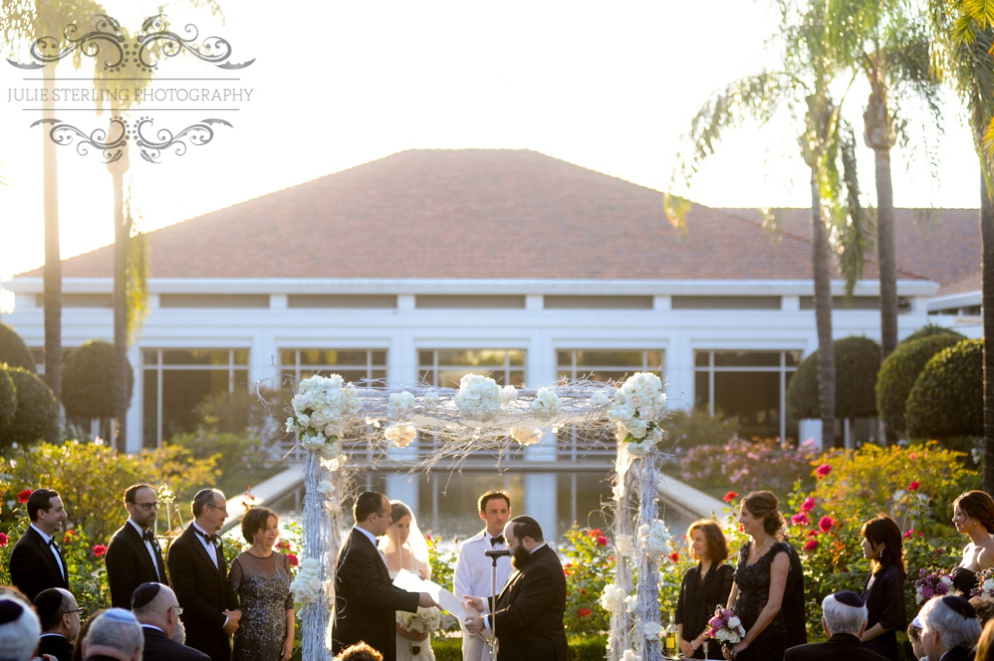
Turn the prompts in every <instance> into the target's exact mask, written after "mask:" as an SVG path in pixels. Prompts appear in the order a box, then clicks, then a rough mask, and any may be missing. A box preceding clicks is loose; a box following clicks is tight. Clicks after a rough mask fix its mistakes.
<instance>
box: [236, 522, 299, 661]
mask: <svg viewBox="0 0 994 661" xmlns="http://www.w3.org/2000/svg"><path fill="white" fill-rule="evenodd" d="M278 522H279V519H278V517H277V516H276V514H275V513H273V511H272V510H270V509H267V508H265V507H253V508H251V509H249V511H247V512H245V516H243V517H242V536H244V537H245V540H246V541H247V542H250V543H251V544H252V547H251V548H249V550H247V551H245V552H243V553H241V554H239V555H238V557H236V558H235V559H234V560H232V561H231V569H230V570H229V571H228V582H229V583H231V587H232V589H233V590H234V591H235V594H237V595H238V600H239V603H240V604H241V607H242V619H241V621H239V623H238V630H237V631H236V632H235V637H234V640H233V644H232V654H231V659H232V661H287V659H289V658H290V654H291V653H292V652H293V624H294V619H293V595H291V594H290V578H291V576H290V563H289V561H288V560H287V557H286V556H285V555H283V554H282V553H277V552H276V551H274V550H273V546H274V545H275V544H276V538H277V536H278V534H279V529H278V528H277V524H278Z"/></svg>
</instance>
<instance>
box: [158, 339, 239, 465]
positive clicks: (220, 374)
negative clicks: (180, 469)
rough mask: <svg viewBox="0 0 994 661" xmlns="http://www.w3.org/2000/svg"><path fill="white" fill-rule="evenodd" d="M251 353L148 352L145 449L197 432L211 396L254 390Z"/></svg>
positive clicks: (212, 350) (183, 350)
mask: <svg viewBox="0 0 994 661" xmlns="http://www.w3.org/2000/svg"><path fill="white" fill-rule="evenodd" d="M248 355H249V352H248V349H145V350H144V351H142V365H141V371H142V411H143V415H144V420H143V425H142V428H143V432H144V434H143V436H144V438H143V439H142V440H143V442H144V445H145V447H153V448H154V447H157V446H158V445H160V444H161V443H162V441H163V440H166V439H169V438H170V437H172V436H173V435H174V434H178V433H182V432H191V431H193V430H194V429H196V426H197V423H199V422H200V418H199V416H198V415H197V413H196V411H195V409H196V407H197V405H198V404H200V402H202V401H203V399H204V398H205V397H207V396H209V395H216V394H219V393H224V392H229V393H230V392H234V390H235V388H247V387H248Z"/></svg>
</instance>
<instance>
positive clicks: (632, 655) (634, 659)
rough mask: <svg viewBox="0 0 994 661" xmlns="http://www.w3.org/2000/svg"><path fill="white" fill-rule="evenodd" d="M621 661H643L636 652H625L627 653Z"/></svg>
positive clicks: (622, 656)
mask: <svg viewBox="0 0 994 661" xmlns="http://www.w3.org/2000/svg"><path fill="white" fill-rule="evenodd" d="M621 661H641V660H640V659H639V655H638V653H637V652H636V651H635V650H625V653H624V654H622V655H621Z"/></svg>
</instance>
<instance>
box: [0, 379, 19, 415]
mask: <svg viewBox="0 0 994 661" xmlns="http://www.w3.org/2000/svg"><path fill="white" fill-rule="evenodd" d="M16 413H17V389H16V388H14V381H13V379H11V378H10V375H9V374H7V366H6V365H5V364H0V429H4V428H6V427H8V426H10V424H11V423H12V422H14V414H16Z"/></svg>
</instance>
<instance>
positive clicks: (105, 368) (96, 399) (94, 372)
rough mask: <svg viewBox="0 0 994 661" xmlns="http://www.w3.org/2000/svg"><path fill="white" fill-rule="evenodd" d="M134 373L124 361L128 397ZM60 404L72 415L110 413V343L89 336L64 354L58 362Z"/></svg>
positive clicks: (96, 416)
mask: <svg viewBox="0 0 994 661" xmlns="http://www.w3.org/2000/svg"><path fill="white" fill-rule="evenodd" d="M134 384H135V375H134V372H133V371H132V369H131V363H128V385H127V387H128V393H127V395H128V400H129V401H130V400H131V392H132V390H133V389H134ZM62 405H63V406H65V407H66V414H67V415H68V416H69V417H73V418H85V419H91V418H112V417H114V345H112V344H111V343H110V342H104V341H103V340H90V341H89V342H86V343H84V344H82V345H80V346H78V347H76V348H75V349H73V350H72V351H70V352H69V353H67V354H66V357H65V359H64V360H63V362H62Z"/></svg>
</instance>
